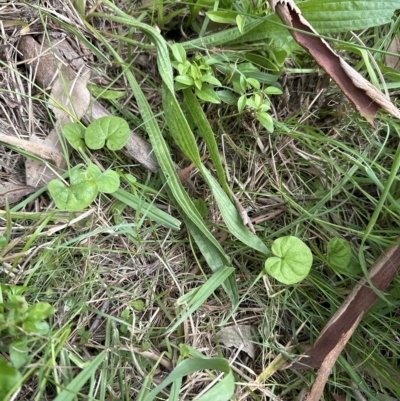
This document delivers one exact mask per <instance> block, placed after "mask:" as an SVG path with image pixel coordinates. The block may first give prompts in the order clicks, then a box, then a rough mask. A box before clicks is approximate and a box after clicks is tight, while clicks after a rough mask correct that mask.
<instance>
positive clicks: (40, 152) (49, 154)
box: [0, 134, 64, 167]
mask: <svg viewBox="0 0 400 401" xmlns="http://www.w3.org/2000/svg"><path fill="white" fill-rule="evenodd" d="M0 142H1V143H5V144H7V145H11V146H15V147H16V148H18V149H22V150H25V151H26V152H29V153H31V154H32V155H34V156H37V157H40V158H41V159H44V160H47V161H49V162H51V163H54V164H55V165H56V166H58V167H61V166H62V165H63V163H64V156H63V155H62V153H59V152H57V151H56V150H55V149H51V148H49V147H47V146H41V144H40V142H39V143H38V142H36V143H32V142H30V141H26V140H25V139H20V138H17V137H14V136H10V135H5V134H0Z"/></svg>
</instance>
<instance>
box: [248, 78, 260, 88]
mask: <svg viewBox="0 0 400 401" xmlns="http://www.w3.org/2000/svg"><path fill="white" fill-rule="evenodd" d="M246 81H247V83H248V84H249V85H250V86H252V87H253V88H254V89H257V90H260V82H258V81H257V80H256V79H254V78H247V79H246Z"/></svg>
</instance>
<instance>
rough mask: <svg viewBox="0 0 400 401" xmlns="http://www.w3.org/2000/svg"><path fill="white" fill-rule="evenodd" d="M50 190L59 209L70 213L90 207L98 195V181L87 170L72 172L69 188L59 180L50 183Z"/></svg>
mask: <svg viewBox="0 0 400 401" xmlns="http://www.w3.org/2000/svg"><path fill="white" fill-rule="evenodd" d="M48 189H49V192H50V195H51V196H52V198H53V199H54V202H55V203H56V205H57V207H58V208H59V209H61V210H67V211H68V212H77V211H79V210H82V209H84V208H85V207H87V206H89V205H90V204H91V203H92V202H93V201H94V200H95V198H96V196H97V193H98V189H97V183H96V179H95V178H94V177H93V175H92V174H91V173H89V172H88V171H85V170H76V171H72V172H71V176H70V186H69V187H67V186H66V185H65V184H64V183H63V182H62V181H61V180H59V179H57V180H52V181H50V182H49V184H48Z"/></svg>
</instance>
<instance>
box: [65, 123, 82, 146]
mask: <svg viewBox="0 0 400 401" xmlns="http://www.w3.org/2000/svg"><path fill="white" fill-rule="evenodd" d="M62 132H63V134H64V136H65V137H66V138H67V141H68V142H69V144H70V145H71V146H72V147H73V148H74V149H75V150H79V148H81V149H85V142H83V137H84V135H85V128H84V127H82V125H81V124H78V123H67V124H65V125H64V126H63V128H62Z"/></svg>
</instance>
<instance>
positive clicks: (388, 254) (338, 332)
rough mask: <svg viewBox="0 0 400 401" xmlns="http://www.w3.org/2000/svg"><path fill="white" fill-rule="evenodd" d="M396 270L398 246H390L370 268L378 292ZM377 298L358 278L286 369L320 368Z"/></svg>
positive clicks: (399, 254)
mask: <svg viewBox="0 0 400 401" xmlns="http://www.w3.org/2000/svg"><path fill="white" fill-rule="evenodd" d="M398 241H400V238H398ZM399 270H400V246H398V245H393V246H391V247H390V248H389V249H387V250H386V251H385V252H384V253H383V254H382V255H381V256H380V258H379V259H378V260H377V261H376V262H375V264H374V265H373V266H372V268H371V269H370V277H371V281H372V283H373V285H374V286H375V287H376V288H377V289H378V290H380V291H384V290H385V289H386V288H387V287H388V285H389V284H390V282H391V281H392V280H393V278H394V277H395V275H396V273H397V272H398V271H399ZM377 298H378V296H377V294H376V293H375V292H374V291H373V290H372V289H371V288H369V287H368V284H367V280H366V279H365V278H363V279H361V280H360V281H359V283H358V284H357V285H356V287H354V289H353V291H352V292H351V294H350V295H349V296H348V297H347V299H346V300H345V301H344V303H343V304H342V306H341V307H340V308H339V309H338V311H337V312H336V313H335V314H334V316H333V317H332V318H331V320H330V321H329V322H328V324H327V325H326V326H325V328H324V329H323V330H322V332H321V334H320V335H319V337H318V338H317V340H316V342H315V344H314V345H313V346H312V347H311V348H310V349H309V350H308V351H307V352H306V354H305V355H304V356H303V357H302V358H301V359H300V360H299V361H297V362H295V363H294V364H292V365H290V366H288V367H290V368H292V369H309V368H319V367H320V366H321V364H322V362H323V361H324V360H325V358H326V357H327V355H328V354H329V353H330V352H331V351H332V350H333V349H334V348H335V347H336V345H337V344H338V343H339V342H340V341H341V339H342V336H343V335H344V334H345V333H348V332H349V331H350V329H351V328H352V326H353V325H354V323H355V322H357V321H358V320H360V319H361V318H362V317H363V316H364V314H365V313H366V312H367V311H368V309H369V308H370V307H371V306H372V304H373V303H374V302H375V301H376V300H377Z"/></svg>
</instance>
